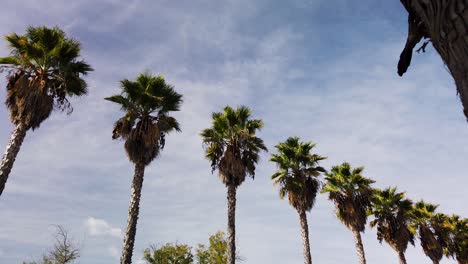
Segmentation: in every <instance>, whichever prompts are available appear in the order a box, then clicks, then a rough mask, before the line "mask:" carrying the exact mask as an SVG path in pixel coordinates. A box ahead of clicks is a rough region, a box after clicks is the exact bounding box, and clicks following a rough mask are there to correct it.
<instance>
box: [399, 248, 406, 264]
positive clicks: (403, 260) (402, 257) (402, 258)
mask: <svg viewBox="0 0 468 264" xmlns="http://www.w3.org/2000/svg"><path fill="white" fill-rule="evenodd" d="M398 257H399V258H400V264H406V258H405V252H403V251H400V252H398Z"/></svg>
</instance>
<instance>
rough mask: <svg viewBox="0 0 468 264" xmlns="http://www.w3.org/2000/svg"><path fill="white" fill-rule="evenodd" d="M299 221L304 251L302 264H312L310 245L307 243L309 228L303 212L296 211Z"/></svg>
mask: <svg viewBox="0 0 468 264" xmlns="http://www.w3.org/2000/svg"><path fill="white" fill-rule="evenodd" d="M298 213H299V219H300V220H301V235H302V242H303V251H304V263H305V264H312V257H311V256H310V243H309V226H308V225H307V216H306V212H305V210H298Z"/></svg>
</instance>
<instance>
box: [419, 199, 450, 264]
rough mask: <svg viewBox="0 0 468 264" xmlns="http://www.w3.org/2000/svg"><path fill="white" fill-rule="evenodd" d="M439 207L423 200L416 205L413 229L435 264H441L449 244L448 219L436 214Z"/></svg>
mask: <svg viewBox="0 0 468 264" xmlns="http://www.w3.org/2000/svg"><path fill="white" fill-rule="evenodd" d="M437 207H438V205H434V204H430V203H426V202H424V201H423V200H421V201H419V202H417V203H415V204H414V208H413V214H412V229H414V230H416V231H417V233H418V235H419V240H420V241H421V246H422V248H423V250H424V253H425V254H426V255H427V256H428V257H429V258H430V259H431V260H432V261H433V262H434V263H439V261H440V260H441V259H442V257H443V253H444V248H446V246H447V242H448V230H447V228H446V217H445V216H444V215H442V214H436V210H437Z"/></svg>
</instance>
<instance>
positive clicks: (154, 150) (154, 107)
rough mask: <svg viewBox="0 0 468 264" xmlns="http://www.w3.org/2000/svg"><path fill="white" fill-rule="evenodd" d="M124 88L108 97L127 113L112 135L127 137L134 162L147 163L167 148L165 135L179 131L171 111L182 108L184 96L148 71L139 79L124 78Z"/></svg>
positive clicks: (126, 141)
mask: <svg viewBox="0 0 468 264" xmlns="http://www.w3.org/2000/svg"><path fill="white" fill-rule="evenodd" d="M121 88H122V93H121V94H119V95H114V96H111V97H107V98H105V99H106V100H109V101H111V102H114V103H117V104H119V105H120V106H121V108H122V110H123V111H124V112H125V115H124V116H123V117H122V118H120V119H119V120H117V122H116V123H115V126H114V130H113V136H112V138H113V139H117V138H122V139H124V140H125V150H126V151H127V155H128V157H129V159H130V160H131V161H132V162H134V163H142V164H144V165H148V164H149V163H150V162H151V161H152V160H153V159H154V158H155V157H157V156H158V154H159V151H160V150H161V149H163V148H164V144H165V140H164V138H165V135H166V134H167V133H169V132H171V131H173V130H176V131H180V127H179V123H178V121H177V120H176V119H175V118H174V117H171V116H170V115H169V114H170V112H174V111H179V109H180V105H181V103H182V95H180V94H178V93H177V92H176V91H175V90H174V88H173V87H172V86H171V85H168V84H166V82H165V80H164V78H163V77H162V76H153V75H151V74H149V73H143V74H140V75H138V76H137V78H136V81H129V80H127V79H125V80H123V81H121Z"/></svg>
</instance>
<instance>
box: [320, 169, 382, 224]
mask: <svg viewBox="0 0 468 264" xmlns="http://www.w3.org/2000/svg"><path fill="white" fill-rule="evenodd" d="M363 170H364V167H357V168H354V169H351V166H350V165H349V163H346V162H345V163H343V164H341V165H340V166H334V167H333V168H332V169H331V172H330V173H326V174H325V181H326V184H325V186H324V187H323V189H322V193H328V199H330V200H331V201H333V202H334V203H335V205H336V209H337V210H336V216H337V217H338V219H340V220H341V222H343V224H344V225H346V226H347V227H348V228H351V229H354V230H356V231H358V232H363V231H364V229H365V226H366V223H367V212H368V210H369V209H370V205H371V198H372V195H373V189H372V187H371V186H370V185H371V184H372V183H374V182H375V181H373V180H371V179H368V178H366V177H364V176H362V175H361V173H362V171H363Z"/></svg>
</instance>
